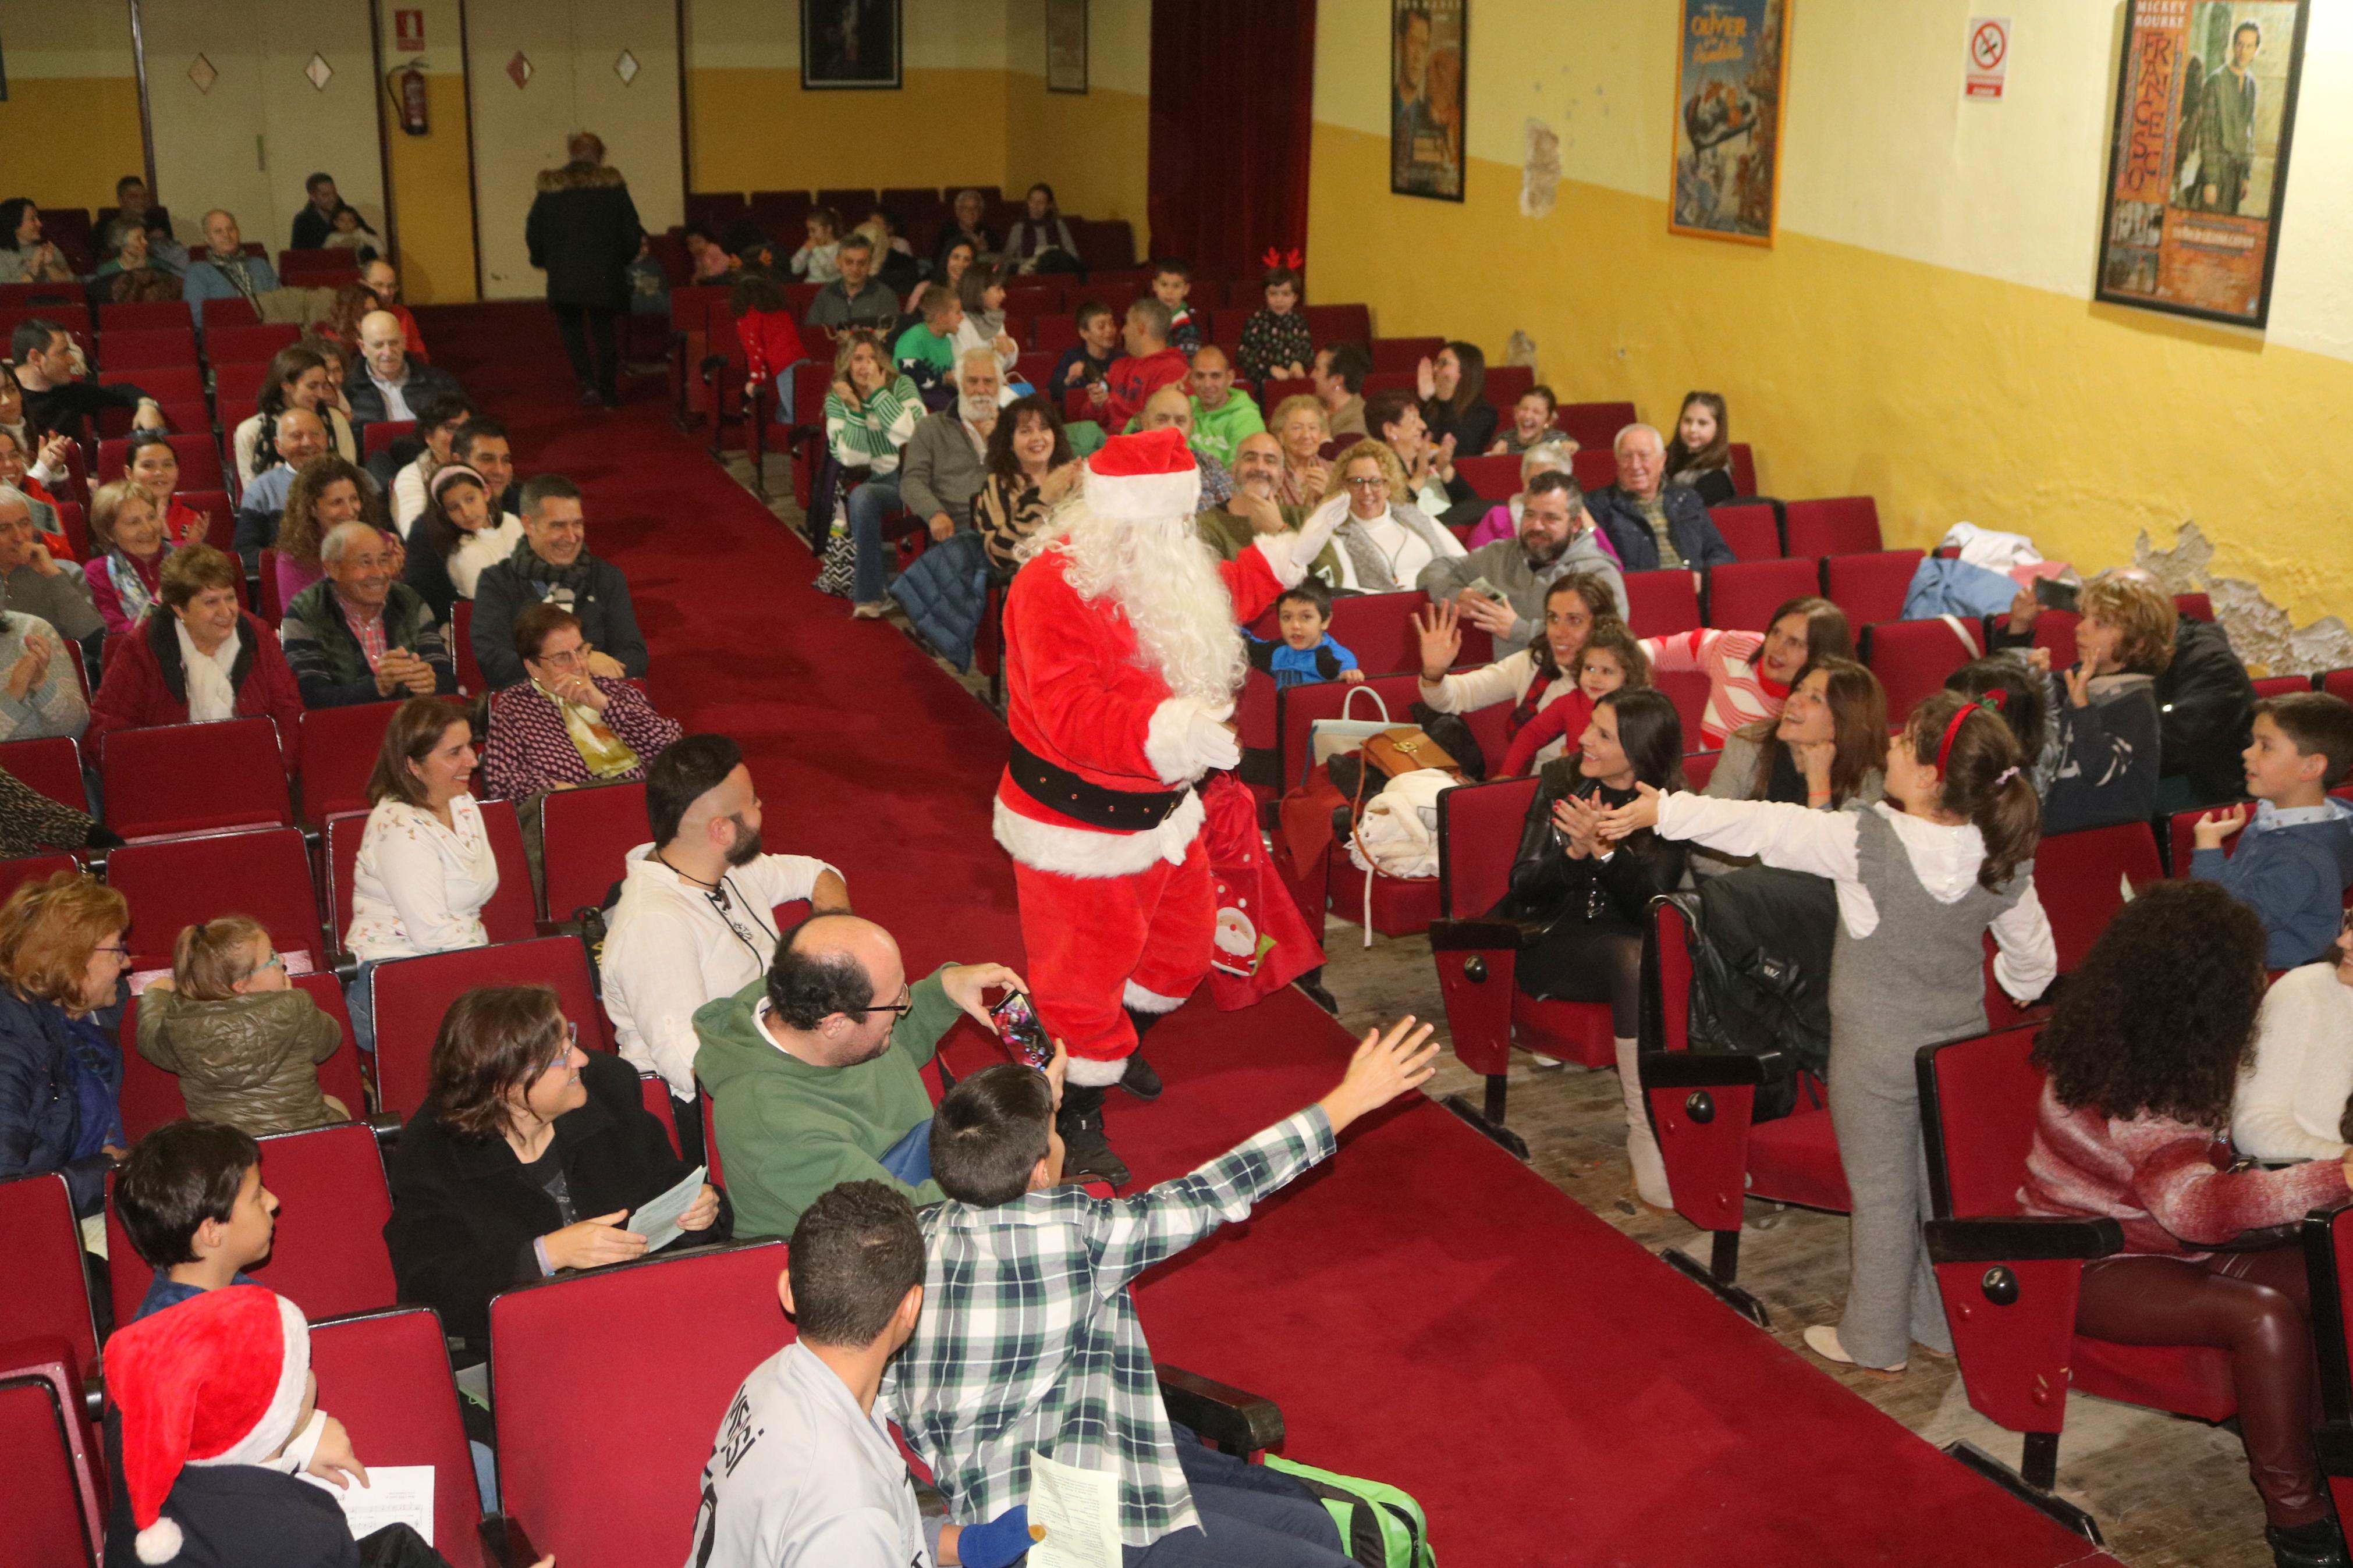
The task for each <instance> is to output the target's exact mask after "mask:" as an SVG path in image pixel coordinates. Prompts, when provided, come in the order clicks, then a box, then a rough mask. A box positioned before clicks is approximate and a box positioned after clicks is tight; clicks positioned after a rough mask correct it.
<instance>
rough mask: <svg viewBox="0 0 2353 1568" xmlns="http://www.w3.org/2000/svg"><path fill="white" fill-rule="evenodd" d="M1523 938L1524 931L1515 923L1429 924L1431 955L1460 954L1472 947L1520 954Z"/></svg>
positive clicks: (1445, 922) (1466, 922) (1485, 921)
mask: <svg viewBox="0 0 2353 1568" xmlns="http://www.w3.org/2000/svg"><path fill="white" fill-rule="evenodd" d="M1525 937H1526V928H1525V927H1524V926H1522V925H1521V924H1520V923H1519V921H1498V920H1460V921H1451V920H1436V921H1430V951H1431V952H1467V951H1469V950H1471V949H1473V948H1494V947H1502V948H1509V949H1511V950H1512V951H1514V952H1517V951H1519V949H1520V947H1521V946H1522V944H1523V942H1525Z"/></svg>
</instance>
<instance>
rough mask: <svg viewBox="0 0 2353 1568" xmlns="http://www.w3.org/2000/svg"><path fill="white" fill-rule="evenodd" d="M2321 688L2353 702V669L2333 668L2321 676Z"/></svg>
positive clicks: (2332, 694) (2332, 695)
mask: <svg viewBox="0 0 2353 1568" xmlns="http://www.w3.org/2000/svg"><path fill="white" fill-rule="evenodd" d="M2320 689H2322V690H2323V691H2326V692H2327V693H2328V695H2330V696H2331V697H2341V698H2343V699H2344V700H2346V701H2348V702H2353V669H2332V670H2330V671H2328V672H2327V674H2325V675H2323V676H2322V677H2321V678H2320Z"/></svg>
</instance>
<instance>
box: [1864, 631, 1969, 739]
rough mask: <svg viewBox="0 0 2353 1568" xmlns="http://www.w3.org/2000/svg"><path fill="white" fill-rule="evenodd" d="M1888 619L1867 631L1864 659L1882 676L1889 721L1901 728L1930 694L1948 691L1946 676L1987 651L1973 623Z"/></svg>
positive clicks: (1876, 673)
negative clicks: (1909, 715) (1920, 702)
mask: <svg viewBox="0 0 2353 1568" xmlns="http://www.w3.org/2000/svg"><path fill="white" fill-rule="evenodd" d="M1959 628H1960V629H1958V630H1955V629H1954V623H1953V622H1951V621H1947V620H1944V619H1942V618H1939V619H1936V620H1933V621H1883V622H1882V623H1880V624H1879V625H1878V626H1865V627H1864V628H1863V630H1862V661H1863V663H1865V664H1867V665H1869V666H1870V667H1871V671H1872V673H1873V675H1876V676H1878V677H1879V684H1880V685H1881V686H1882V687H1883V688H1885V689H1886V692H1887V717H1888V720H1889V721H1891V722H1893V723H1897V724H1900V723H1902V722H1903V721H1904V719H1905V715H1906V714H1908V713H1910V712H1911V711H1912V709H1913V707H1914V706H1915V704H1916V703H1918V702H1919V700H1921V699H1922V698H1924V697H1926V696H1927V695H1928V694H1929V693H1931V692H1934V691H1937V690H1940V689H1943V687H1944V684H1945V677H1947V676H1948V675H1950V674H1952V673H1953V671H1955V670H1957V669H1958V668H1961V666H1963V665H1965V664H1967V663H1968V662H1969V661H1970V660H1971V659H1973V658H1978V656H1979V655H1980V654H1981V653H1982V652H1983V651H1984V650H1983V649H1982V648H1981V647H1979V646H1978V638H1977V633H1976V632H1975V630H1974V629H1973V628H1972V627H1971V626H1970V623H1968V622H1967V621H1962V622H1960V623H1959Z"/></svg>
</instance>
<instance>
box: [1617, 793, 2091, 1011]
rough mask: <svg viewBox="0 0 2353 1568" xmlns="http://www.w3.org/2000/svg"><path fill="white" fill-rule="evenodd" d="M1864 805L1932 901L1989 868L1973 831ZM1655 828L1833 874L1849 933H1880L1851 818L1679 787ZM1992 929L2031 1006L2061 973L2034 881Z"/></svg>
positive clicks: (2004, 979)
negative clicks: (1717, 796) (1892, 832)
mask: <svg viewBox="0 0 2353 1568" xmlns="http://www.w3.org/2000/svg"><path fill="white" fill-rule="evenodd" d="M1864 809H1865V810H1868V811H1875V812H1877V813H1878V814H1879V815H1880V816H1881V817H1882V818H1883V819H1884V820H1885V821H1886V823H1887V825H1888V826H1890V827H1892V828H1894V830H1895V838H1896V842H1898V843H1899V844H1901V845H1903V846H1904V857H1905V859H1906V860H1908V861H1909V862H1911V866H1912V874H1913V875H1914V876H1915V877H1917V878H1919V879H1920V885H1921V886H1922V887H1923V888H1926V889H1927V890H1928V896H1929V897H1930V898H1933V899H1935V900H1936V901H1937V902H1938V903H1940V904H1949V903H1952V902H1954V901H1956V900H1958V899H1959V898H1960V897H1961V896H1962V895H1963V894H1964V893H1967V892H1968V890H1969V889H1970V888H1972V887H1974V886H1975V885H1976V883H1977V879H1978V867H1979V866H1981V865H1983V864H1984V863H1985V838H1984V836H1983V835H1981V834H1979V833H1978V830H1977V828H1976V826H1974V825H1972V824H1969V823H1961V824H1958V825H1957V826H1947V825H1946V824H1943V823H1938V822H1930V821H1929V820H1928V819H1927V818H1926V817H1921V816H1910V815H1908V814H1907V813H1905V812H1901V811H1897V810H1896V809H1894V807H1893V806H1890V805H1871V806H1867V807H1865V808H1864ZM1658 831H1659V835H1660V837H1663V838H1688V839H1691V840H1693V841H1694V842H1695V843H1700V844H1704V845H1706V846H1707V847H1709V848H1711V849H1720V850H1723V851H1724V852H1725V853H1726V854H1729V855H1755V856H1757V857H1759V858H1762V859H1763V860H1764V862H1765V864H1767V866H1778V867H1781V868H1784V869H1785V870H1790V871H1810V872H1812V873H1813V874H1814V875H1815V876H1817V877H1828V878H1829V879H1831V882H1832V883H1834V884H1835V885H1836V886H1837V889H1838V904H1839V919H1840V920H1841V921H1842V922H1843V923H1844V924H1845V926H1846V929H1847V934H1849V935H1850V936H1854V937H1866V936H1869V935H1870V934H1871V933H1872V932H1873V931H1877V930H1878V929H1879V905H1878V903H1877V902H1876V901H1875V900H1873V898H1872V896H1871V889H1868V888H1866V887H1864V886H1863V885H1862V867H1861V864H1860V861H1859V858H1858V855H1857V850H1856V845H1857V842H1858V841H1859V839H1860V837H1861V825H1860V824H1859V823H1857V822H1856V821H1855V818H1854V814H1853V813H1852V812H1849V811H1810V810H1808V809H1807V808H1806V807H1804V806H1802V805H1789V804H1788V803H1786V802H1782V801H1770V800H1713V799H1710V798H1709V797H1708V796H1706V795H1691V794H1687V793H1685V792H1683V791H1677V792H1676V793H1675V794H1672V795H1665V796H1662V797H1661V799H1660V801H1659V828H1658ZM1991 929H1992V931H1993V940H1994V942H1995V944H1996V945H1997V946H1998V947H1999V948H2000V950H2001V951H2000V952H1998V953H1997V954H1995V956H1994V961H1993V973H1994V978H1995V979H1996V980H1997V981H1999V982H2000V984H2001V988H2002V990H2004V991H2005V992H2007V993H2009V994H2010V996H2011V997H2013V998H2014V999H2016V1000H2017V1001H2018V1002H2019V1003H2020V1004H2021V1005H2023V1004H2025V1003H2028V1002H2031V1001H2033V1000H2034V999H2035V998H2036V997H2038V996H2040V995H2042V993H2043V992H2044V991H2045V990H2047V989H2049V988H2050V984H2051V982H2052V979H2053V978H2054V977H2056V976H2057V974H2058V973H2059V954H2058V950H2057V948H2055V947H2054V946H2053V945H2052V941H2051V921H2050V917H2049V916H2047V915H2045V914H2044V913H2043V912H2042V900H2041V899H2039V898H2037V897H2036V896H2035V892H2034V884H2033V883H2032V882H2031V881H2030V882H2029V883H2028V884H2027V886H2026V890H2025V891H2024V892H2022V893H2021V894H2020V895H2019V899H2018V901H2017V902H2016V903H2014V904H2012V905H2010V908H2009V909H2007V910H2003V911H2002V912H2001V913H2000V915H1997V916H1996V917H1994V921H1993V924H1992V928H1991Z"/></svg>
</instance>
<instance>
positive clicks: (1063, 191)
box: [1003, 0, 1152, 258]
mask: <svg viewBox="0 0 2353 1568" xmlns="http://www.w3.org/2000/svg"><path fill="white" fill-rule="evenodd" d="M1088 10H1089V16H1088V20H1087V90H1086V91H1085V92H1084V93H1062V92H1048V91H1047V90H1046V6H1045V0H1008V4H1007V28H1006V32H1007V42H1006V114H1007V126H1006V159H1005V179H1004V181H1003V184H1004V186H1005V190H1006V194H1007V195H1017V194H1018V193H1019V192H1020V191H1022V190H1026V189H1027V188H1028V187H1029V185H1030V184H1033V183H1035V182H1037V181H1039V180H1043V181H1045V182H1046V183H1047V184H1050V185H1052V186H1053V187H1054V195H1055V198H1056V199H1057V200H1058V201H1059V202H1060V204H1061V207H1062V210H1063V211H1065V212H1071V213H1077V214H1080V215H1082V216H1086V217H1090V218H1098V219H1101V218H1125V219H1126V220H1127V221H1128V223H1129V224H1130V225H1131V226H1133V227H1134V230H1135V244H1136V253H1137V255H1138V257H1139V258H1141V257H1144V256H1147V255H1149V254H1150V250H1149V248H1148V247H1147V246H1146V244H1145V195H1146V190H1145V187H1146V184H1147V181H1146V175H1147V173H1148V159H1147V153H1148V151H1149V145H1150V127H1151V116H1150V113H1149V107H1150V95H1151V90H1152V0H1092V4H1091V5H1090V6H1089V7H1088Z"/></svg>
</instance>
